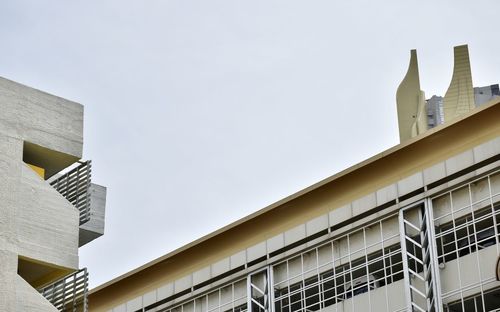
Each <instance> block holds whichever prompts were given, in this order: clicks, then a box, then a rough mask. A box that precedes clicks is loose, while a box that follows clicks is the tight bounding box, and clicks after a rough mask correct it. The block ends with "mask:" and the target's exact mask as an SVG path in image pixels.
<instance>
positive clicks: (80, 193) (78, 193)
mask: <svg viewBox="0 0 500 312" xmlns="http://www.w3.org/2000/svg"><path fill="white" fill-rule="evenodd" d="M91 171H92V163H91V161H90V160H88V161H85V162H81V163H80V165H79V166H78V167H76V168H74V169H72V170H70V171H69V172H67V173H65V174H63V175H62V176H60V177H57V178H56V179H54V180H52V181H51V182H50V185H52V186H53V187H54V188H55V189H56V190H57V191H58V192H59V193H61V195H62V196H64V197H65V198H66V199H67V200H68V201H69V202H70V203H71V204H73V206H75V207H76V208H77V209H78V211H80V225H82V224H84V223H85V222H87V221H89V219H90V193H89V187H90V179H91V173H92V172H91Z"/></svg>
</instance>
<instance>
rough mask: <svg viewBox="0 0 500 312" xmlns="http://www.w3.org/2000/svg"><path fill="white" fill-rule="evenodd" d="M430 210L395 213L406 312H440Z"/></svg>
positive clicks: (413, 208)
mask: <svg viewBox="0 0 500 312" xmlns="http://www.w3.org/2000/svg"><path fill="white" fill-rule="evenodd" d="M431 220H432V210H431V209H428V208H427V206H426V205H425V204H424V203H421V204H419V205H416V206H413V207H409V208H405V209H402V210H401V211H400V213H399V225H400V235H401V251H402V253H403V267H404V278H405V284H406V285H405V286H406V287H405V290H406V300H407V302H408V306H409V311H421V312H424V311H430V312H432V311H441V303H440V294H439V286H438V281H439V276H437V274H439V272H438V271H437V261H436V251H435V246H434V239H433V238H434V233H433V227H432V226H431V224H432V222H431Z"/></svg>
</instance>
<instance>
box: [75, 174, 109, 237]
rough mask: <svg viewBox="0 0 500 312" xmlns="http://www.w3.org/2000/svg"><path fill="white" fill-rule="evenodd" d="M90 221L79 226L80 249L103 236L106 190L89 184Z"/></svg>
mask: <svg viewBox="0 0 500 312" xmlns="http://www.w3.org/2000/svg"><path fill="white" fill-rule="evenodd" d="M89 192H90V220H89V221H87V222H86V223H84V224H82V225H81V226H80V235H79V243H78V245H79V246H80V247H81V246H83V245H85V244H87V243H89V242H91V241H93V240H94V239H96V238H98V237H100V236H102V235H103V234H104V224H105V222H104V217H105V213H106V188H105V187H104V186H101V185H97V184H93V183H92V184H91V185H90V188H89Z"/></svg>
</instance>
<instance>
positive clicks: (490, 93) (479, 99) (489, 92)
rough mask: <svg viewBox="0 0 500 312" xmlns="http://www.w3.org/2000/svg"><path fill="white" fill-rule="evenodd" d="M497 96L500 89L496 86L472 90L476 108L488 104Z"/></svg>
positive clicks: (499, 93) (499, 94)
mask: <svg viewBox="0 0 500 312" xmlns="http://www.w3.org/2000/svg"><path fill="white" fill-rule="evenodd" d="M499 96H500V89H499V87H498V84H494V85H490V86H485V87H477V88H474V102H475V103H476V106H480V105H482V104H484V103H488V102H489V101H491V100H493V99H494V98H495V97H499Z"/></svg>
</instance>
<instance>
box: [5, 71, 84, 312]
mask: <svg viewBox="0 0 500 312" xmlns="http://www.w3.org/2000/svg"><path fill="white" fill-rule="evenodd" d="M0 112H1V114H0V151H1V153H0V176H1V177H2V178H1V179H0V263H1V265H0V308H1V310H2V311H6V312H10V311H53V309H50V307H47V305H45V304H44V303H43V301H44V299H43V298H42V297H41V296H40V295H39V294H38V293H37V292H36V290H35V289H33V288H32V287H31V286H30V285H29V284H27V283H25V282H24V281H23V280H22V278H21V277H20V276H18V275H17V270H18V268H17V265H18V258H19V257H20V256H22V257H23V258H27V259H31V260H30V261H33V262H36V263H37V265H39V266H44V267H45V268H46V269H47V270H50V269H53V270H54V271H59V272H61V270H63V271H64V270H72V269H76V268H77V267H78V212H77V211H76V208H74V207H73V206H71V205H70V204H69V203H68V202H67V201H66V199H64V198H63V197H62V196H61V195H60V194H59V193H57V192H56V191H55V190H54V189H52V188H51V187H50V186H49V185H48V183H47V182H46V181H44V180H43V179H42V178H41V177H40V176H39V175H37V174H36V173H35V172H34V171H33V170H32V169H31V168H29V167H28V166H27V165H26V164H25V163H23V157H24V158H26V157H27V156H26V154H27V153H31V155H29V157H30V158H31V159H32V160H34V161H39V162H40V164H43V165H40V164H36V163H33V164H34V165H37V166H40V167H44V168H45V169H47V170H46V172H47V173H48V175H51V174H53V173H55V172H54V171H56V170H60V169H62V168H64V167H65V166H67V164H68V163H71V162H73V161H75V160H77V159H79V158H80V157H81V154H82V138H83V107H82V106H81V105H80V104H77V103H74V102H70V101H67V100H64V99H62V98H59V97H56V96H52V95H49V94H47V93H44V92H41V91H38V90H35V89H32V88H29V87H26V86H23V85H21V84H18V83H15V82H12V81H9V80H7V79H3V78H0ZM27 142H29V144H27ZM44 165H46V166H47V167H45V166H44ZM16 298H17V301H16Z"/></svg>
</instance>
